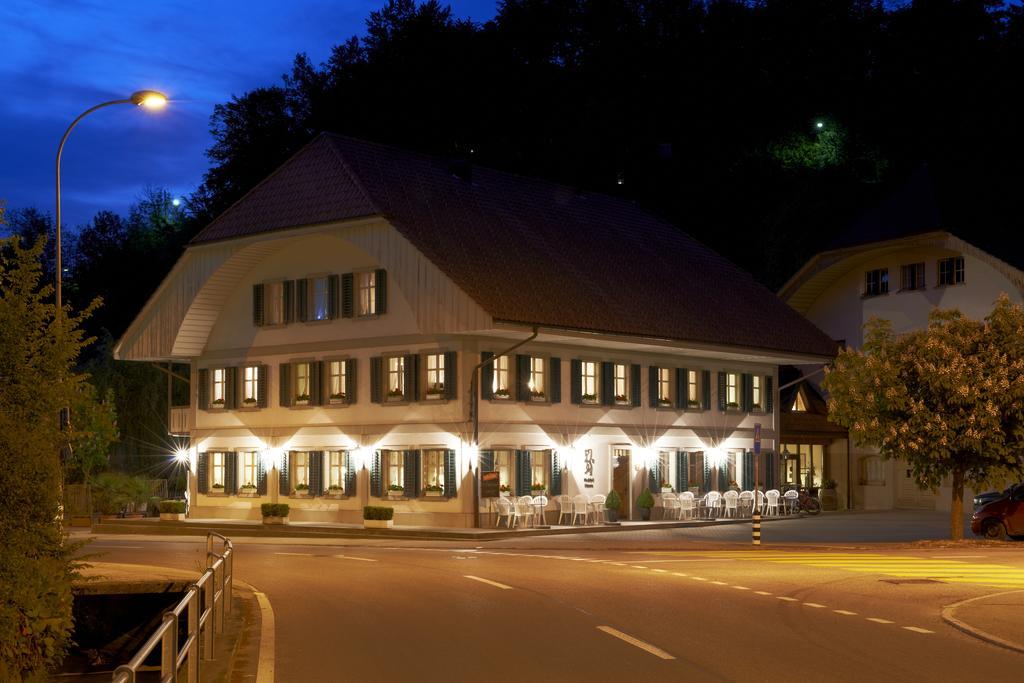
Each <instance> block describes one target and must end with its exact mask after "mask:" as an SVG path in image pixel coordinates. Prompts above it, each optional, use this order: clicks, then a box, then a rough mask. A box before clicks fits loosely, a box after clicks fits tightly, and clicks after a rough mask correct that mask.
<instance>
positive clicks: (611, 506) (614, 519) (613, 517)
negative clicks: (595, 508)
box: [604, 489, 622, 524]
mask: <svg viewBox="0 0 1024 683" xmlns="http://www.w3.org/2000/svg"><path fill="white" fill-rule="evenodd" d="M620 507H622V498H621V497H619V492H618V491H616V490H615V489H612V490H611V491H609V492H608V496H607V497H606V498H605V499H604V509H605V511H606V512H607V514H608V523H609V524H618V523H619V508H620Z"/></svg>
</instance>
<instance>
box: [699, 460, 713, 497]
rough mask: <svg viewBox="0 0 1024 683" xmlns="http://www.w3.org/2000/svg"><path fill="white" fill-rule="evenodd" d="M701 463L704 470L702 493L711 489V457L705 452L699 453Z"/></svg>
mask: <svg viewBox="0 0 1024 683" xmlns="http://www.w3.org/2000/svg"><path fill="white" fill-rule="evenodd" d="M700 459H701V465H702V468H703V470H704V493H707V492H708V491H710V490H711V459H710V458H708V456H707V453H701V457H700Z"/></svg>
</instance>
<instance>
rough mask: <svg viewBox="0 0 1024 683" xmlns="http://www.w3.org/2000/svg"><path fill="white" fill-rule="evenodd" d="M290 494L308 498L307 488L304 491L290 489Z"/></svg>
mask: <svg viewBox="0 0 1024 683" xmlns="http://www.w3.org/2000/svg"><path fill="white" fill-rule="evenodd" d="M292 495H293V496H295V497H296V498H309V489H306V490H305V491H292Z"/></svg>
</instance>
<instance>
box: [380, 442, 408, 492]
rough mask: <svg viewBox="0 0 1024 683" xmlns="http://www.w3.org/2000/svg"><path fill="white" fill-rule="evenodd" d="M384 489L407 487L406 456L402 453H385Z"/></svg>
mask: <svg viewBox="0 0 1024 683" xmlns="http://www.w3.org/2000/svg"><path fill="white" fill-rule="evenodd" d="M383 456H384V483H385V486H384V488H385V489H386V490H391V487H392V486H401V487H403V489H404V487H405V454H404V453H403V452H402V451H384V453H383Z"/></svg>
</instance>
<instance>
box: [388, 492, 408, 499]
mask: <svg viewBox="0 0 1024 683" xmlns="http://www.w3.org/2000/svg"><path fill="white" fill-rule="evenodd" d="M404 495H405V491H388V498H401V497H402V496H404Z"/></svg>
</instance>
